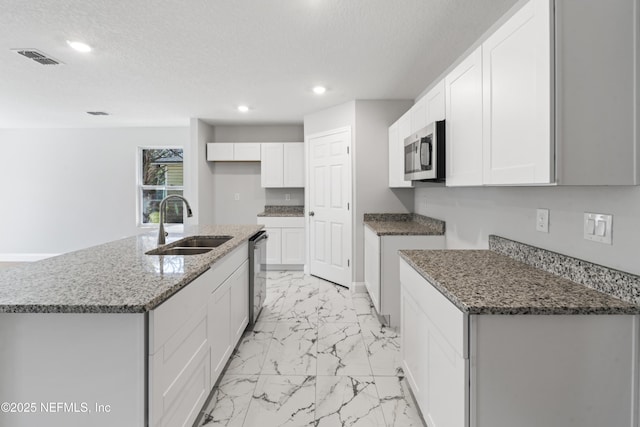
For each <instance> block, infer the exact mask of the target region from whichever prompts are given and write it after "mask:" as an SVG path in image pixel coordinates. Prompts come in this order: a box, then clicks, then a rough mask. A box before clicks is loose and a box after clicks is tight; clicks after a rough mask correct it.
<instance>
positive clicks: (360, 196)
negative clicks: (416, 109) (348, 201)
mask: <svg viewBox="0 0 640 427" xmlns="http://www.w3.org/2000/svg"><path fill="white" fill-rule="evenodd" d="M411 105H413V101H408V100H396V101H387V100H385V101H356V132H355V133H356V144H355V148H354V150H353V153H354V156H353V157H354V160H355V162H356V163H355V164H356V168H355V183H354V194H355V203H354V207H355V210H354V216H355V218H354V219H355V221H354V223H355V228H354V229H355V243H356V244H355V260H354V263H353V265H354V267H355V268H354V273H355V281H356V282H363V281H364V225H363V224H362V220H363V217H364V214H365V213H408V212H413V197H414V194H413V192H414V190H412V189H407V188H399V189H390V188H389V126H390V125H391V124H393V122H395V121H396V120H398V118H399V117H400V116H401V115H403V114H404V113H405V112H406V111H407V110H409V108H411Z"/></svg>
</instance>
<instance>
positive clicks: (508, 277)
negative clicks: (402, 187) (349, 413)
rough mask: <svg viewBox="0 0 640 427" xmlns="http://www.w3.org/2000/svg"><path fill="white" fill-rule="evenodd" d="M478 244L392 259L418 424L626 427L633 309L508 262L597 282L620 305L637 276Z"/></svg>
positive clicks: (634, 366)
mask: <svg viewBox="0 0 640 427" xmlns="http://www.w3.org/2000/svg"><path fill="white" fill-rule="evenodd" d="M490 245H492V246H493V248H494V249H495V250H435V251H420V250H406V251H405V250H403V251H400V257H401V260H400V281H401V287H402V332H403V333H402V337H401V339H402V343H401V346H402V360H403V369H404V372H405V374H406V376H407V380H408V382H409V384H410V387H411V389H412V391H413V393H414V395H415V398H416V401H417V403H418V406H419V407H420V409H421V411H422V413H423V415H424V417H425V419H426V421H427V423H428V424H429V425H436V426H438V425H447V426H460V427H467V426H471V427H507V426H516V425H517V426H519V427H533V426H576V427H577V426H580V427H598V426H604V425H611V426H613V425H615V426H628V427H632V426H636V425H637V422H638V418H637V417H638V414H637V409H638V398H637V396H638V394H637V393H638V326H639V318H640V317H639V316H638V315H639V314H640V307H639V306H638V305H636V304H634V303H631V302H628V301H623V300H621V299H619V298H615V297H613V296H611V295H608V294H606V293H604V292H599V291H598V290H595V289H591V288H589V287H587V286H585V285H583V284H580V283H576V282H574V281H572V280H568V279H567V278H565V277H561V276H559V275H556V274H551V273H549V272H548V271H544V270H543V269H541V268H535V267H533V266H532V265H530V264H527V263H525V262H520V261H519V260H517V259H514V257H520V258H522V259H523V260H530V261H532V262H534V263H538V264H540V265H544V266H548V267H549V268H559V269H560V270H561V271H563V273H564V274H567V275H573V276H575V277H580V276H582V277H583V279H584V280H585V281H590V280H592V279H593V278H594V277H598V276H599V277H600V279H601V282H602V283H598V285H600V284H601V285H603V286H608V285H610V284H607V283H606V282H607V281H612V282H615V287H616V288H618V291H620V290H625V289H626V290H628V291H629V293H628V294H627V295H626V296H627V297H628V298H627V299H629V300H633V299H634V298H635V296H634V295H637V289H638V286H639V285H640V278H638V277H637V276H633V275H630V274H627V273H623V272H618V271H610V272H603V270H606V269H605V268H604V267H601V266H597V265H593V264H591V265H590V263H587V262H585V261H582V260H576V259H573V258H570V257H566V256H564V255H560V254H555V253H551V252H548V251H543V250H541V249H539V248H533V247H531V246H528V245H524V244H520V243H518V242H513V241H508V240H507V239H503V238H499V237H497V236H491V237H490ZM505 247H509V248H510V249H509V250H504V248H505ZM506 253H508V254H510V255H511V254H513V255H514V257H512V256H507V255H505V254H506ZM522 254H525V255H522ZM526 254H533V256H529V255H526ZM574 266H577V268H576V269H575V271H572V269H573V267H574ZM576 271H577V272H576Z"/></svg>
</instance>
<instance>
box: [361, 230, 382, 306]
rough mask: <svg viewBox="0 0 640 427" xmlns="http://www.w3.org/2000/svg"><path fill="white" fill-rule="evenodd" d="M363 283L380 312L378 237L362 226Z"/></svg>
mask: <svg viewBox="0 0 640 427" xmlns="http://www.w3.org/2000/svg"><path fill="white" fill-rule="evenodd" d="M364 284H365V286H366V287H367V292H368V293H369V296H370V297H371V301H372V302H373V305H374V306H375V308H376V311H377V312H378V313H380V312H381V311H380V237H379V236H378V235H377V234H376V233H375V232H373V231H372V230H371V229H370V228H369V227H366V226H365V227H364Z"/></svg>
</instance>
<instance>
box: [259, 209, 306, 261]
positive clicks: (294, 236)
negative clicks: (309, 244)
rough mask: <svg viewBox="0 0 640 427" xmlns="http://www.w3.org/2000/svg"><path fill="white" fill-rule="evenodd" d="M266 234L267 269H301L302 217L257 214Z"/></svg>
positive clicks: (303, 237)
mask: <svg viewBox="0 0 640 427" xmlns="http://www.w3.org/2000/svg"><path fill="white" fill-rule="evenodd" d="M257 222H258V224H263V225H264V226H265V230H266V232H267V235H268V236H269V237H268V239H267V265H268V268H269V269H288V270H295V269H302V268H303V266H304V263H305V252H306V248H305V241H306V239H305V229H304V217H265V216H259V217H258V219H257Z"/></svg>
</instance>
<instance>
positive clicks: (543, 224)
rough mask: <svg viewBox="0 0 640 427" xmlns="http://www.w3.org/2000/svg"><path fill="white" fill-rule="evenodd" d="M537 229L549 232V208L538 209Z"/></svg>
mask: <svg viewBox="0 0 640 427" xmlns="http://www.w3.org/2000/svg"><path fill="white" fill-rule="evenodd" d="M536 230H538V231H540V232H542V233H548V232H549V209H538V210H537V211H536Z"/></svg>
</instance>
